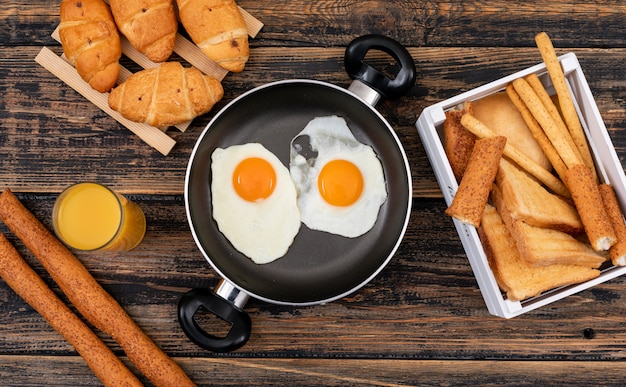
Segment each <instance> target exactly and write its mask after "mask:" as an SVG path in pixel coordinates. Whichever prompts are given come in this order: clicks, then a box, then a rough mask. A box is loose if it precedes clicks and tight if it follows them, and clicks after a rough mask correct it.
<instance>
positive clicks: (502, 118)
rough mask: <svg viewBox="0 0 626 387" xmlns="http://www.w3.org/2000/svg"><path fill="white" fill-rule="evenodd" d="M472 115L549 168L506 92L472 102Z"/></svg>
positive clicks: (547, 162) (547, 161) (537, 144)
mask: <svg viewBox="0 0 626 387" xmlns="http://www.w3.org/2000/svg"><path fill="white" fill-rule="evenodd" d="M472 105H473V107H472V109H473V110H474V113H473V115H474V117H476V119H478V120H479V121H480V122H482V123H483V124H485V125H487V127H488V128H489V129H491V130H493V131H494V132H495V133H496V134H499V135H501V136H505V137H506V139H507V143H509V144H511V145H513V146H514V147H515V148H517V149H519V150H520V151H522V153H524V154H525V155H526V156H528V157H529V158H530V159H531V160H533V161H534V162H535V163H537V164H539V165H541V166H542V167H543V168H545V169H547V170H550V169H552V164H551V163H550V160H548V158H547V157H546V155H545V154H544V153H543V150H542V149H541V147H540V146H539V143H538V142H537V140H535V138H534V137H533V134H532V132H531V131H530V129H529V128H528V126H527V125H526V121H525V120H524V117H522V114H521V113H520V112H519V110H518V109H517V107H516V106H515V104H514V103H513V101H511V99H510V98H509V96H508V95H507V93H506V92H504V91H502V92H498V93H494V94H490V95H488V96H485V97H483V98H481V99H478V100H476V101H474V102H473V103H472Z"/></svg>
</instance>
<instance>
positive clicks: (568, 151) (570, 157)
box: [513, 78, 583, 168]
mask: <svg viewBox="0 0 626 387" xmlns="http://www.w3.org/2000/svg"><path fill="white" fill-rule="evenodd" d="M513 87H514V88H515V91H517V94H519V96H520V98H521V99H522V101H524V103H525V104H526V106H527V107H528V110H530V112H531V113H532V114H533V117H535V119H536V120H537V122H539V125H541V127H542V128H543V131H544V132H545V133H546V136H548V138H549V139H550V142H552V145H553V146H554V149H556V151H557V152H559V156H561V159H563V162H564V163H565V165H566V166H567V167H568V168H570V167H572V166H574V165H576V164H581V163H582V162H583V161H582V160H581V159H580V156H579V152H577V151H576V150H575V149H574V148H572V147H571V146H570V142H569V141H568V140H567V137H566V136H565V135H564V133H562V132H561V130H560V129H559V127H558V125H557V124H556V122H554V120H553V119H552V116H551V115H550V113H549V112H548V110H547V109H546V108H545V106H543V102H541V100H540V99H539V97H538V96H537V94H536V93H535V91H534V90H533V88H532V87H530V85H529V84H528V82H526V80H525V79H523V78H518V79H516V80H514V81H513Z"/></svg>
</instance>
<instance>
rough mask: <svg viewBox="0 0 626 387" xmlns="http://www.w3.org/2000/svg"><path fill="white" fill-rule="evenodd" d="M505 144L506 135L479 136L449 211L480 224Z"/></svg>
mask: <svg viewBox="0 0 626 387" xmlns="http://www.w3.org/2000/svg"><path fill="white" fill-rule="evenodd" d="M505 144H506V137H504V136H494V137H487V138H481V139H479V140H476V142H475V143H474V149H473V150H472V155H471V156H470V159H469V162H468V163H467V168H466V169H465V173H464V174H463V178H462V179H461V183H460V184H459V189H458V190H457V191H456V195H454V199H452V203H451V204H450V207H448V208H447V209H446V214H447V215H450V216H452V217H453V218H456V219H458V220H460V221H462V222H465V223H468V224H470V225H472V226H474V227H478V226H480V219H481V217H482V213H483V210H484V209H485V205H486V204H487V201H488V200H489V192H491V186H492V185H493V181H494V179H495V178H496V173H497V172H498V165H499V164H500V159H501V158H502V152H503V151H504V146H505Z"/></svg>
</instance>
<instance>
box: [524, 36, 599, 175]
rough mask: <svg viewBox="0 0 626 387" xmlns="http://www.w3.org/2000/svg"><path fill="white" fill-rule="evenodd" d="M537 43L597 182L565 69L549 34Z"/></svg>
mask: <svg viewBox="0 0 626 387" xmlns="http://www.w3.org/2000/svg"><path fill="white" fill-rule="evenodd" d="M535 42H536V43H537V47H538V48H539V52H540V53H541V57H542V58H543V61H544V63H545V64H546V68H547V69H548V74H549V75H550V79H552V85H553V86H554V89H555V90H556V94H557V96H558V97H559V106H560V107H561V113H562V114H563V119H564V120H565V124H566V125H567V128H568V129H569V131H570V134H571V135H572V139H573V140H574V143H575V144H576V147H577V148H578V151H579V152H580V155H581V157H582V159H583V162H584V163H585V165H586V166H587V168H589V170H590V171H591V173H592V175H593V176H594V180H596V181H597V175H596V169H595V166H594V164H593V158H592V157H591V151H590V150H589V145H588V144H587V138H586V137H585V133H584V132H583V128H582V125H581V124H580V119H579V118H578V113H577V112H576V107H575V106H574V101H573V100H572V95H571V94H570V92H569V89H568V88H567V84H566V83H565V74H564V73H563V68H562V67H561V64H560V63H559V59H558V57H557V56H556V51H555V50H554V46H553V45H552V40H550V37H549V36H548V34H546V33H545V32H540V33H539V34H537V35H536V36H535Z"/></svg>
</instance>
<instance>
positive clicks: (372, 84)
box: [344, 34, 416, 105]
mask: <svg viewBox="0 0 626 387" xmlns="http://www.w3.org/2000/svg"><path fill="white" fill-rule="evenodd" d="M371 49H375V50H380V51H383V52H386V53H387V54H389V55H391V56H392V57H393V58H394V59H395V60H396V62H398V65H399V66H400V70H399V71H398V74H397V75H396V76H395V78H393V79H391V78H389V77H388V76H386V75H385V74H383V73H382V72H380V71H378V70H377V69H376V68H374V67H372V66H370V65H369V64H367V63H365V56H366V55H367V52H368V51H369V50H371ZM344 65H345V67H346V71H347V73H348V75H349V76H350V78H352V79H354V80H356V81H360V82H361V83H364V84H365V85H366V86H368V87H369V88H371V89H373V90H374V91H375V92H377V93H378V94H379V95H382V96H383V97H384V98H385V99H387V100H392V99H397V98H400V97H401V96H403V95H405V94H406V93H407V92H408V91H409V90H410V89H411V88H412V87H413V85H414V84H415V78H416V70H415V62H414V61H413V58H412V57H411V54H410V53H409V52H408V51H407V49H406V48H405V47H404V46H403V45H401V44H400V43H398V42H397V41H395V40H393V39H391V38H389V37H386V36H383V35H375V34H371V35H364V36H361V37H358V38H356V39H354V40H353V41H352V42H350V44H348V47H346V52H345V55H344ZM356 88H357V89H358V86H357V87H356ZM350 89H353V86H352V85H351V87H350ZM353 91H354V90H353ZM357 94H360V93H359V92H357ZM364 99H366V100H368V102H370V104H371V105H375V104H376V102H377V100H378V98H376V99H375V100H374V101H371V99H369V98H364ZM372 102H373V103H372Z"/></svg>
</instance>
